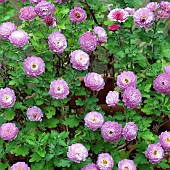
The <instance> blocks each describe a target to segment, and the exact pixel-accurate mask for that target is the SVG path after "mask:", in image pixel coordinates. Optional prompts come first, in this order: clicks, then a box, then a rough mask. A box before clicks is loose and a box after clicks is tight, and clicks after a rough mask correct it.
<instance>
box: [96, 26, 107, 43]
mask: <svg viewBox="0 0 170 170" xmlns="http://www.w3.org/2000/svg"><path fill="white" fill-rule="evenodd" d="M93 31H94V34H96V35H97V42H98V43H99V44H102V43H105V42H106V41H107V33H106V31H105V30H104V28H102V27H99V26H96V27H94V30H93Z"/></svg>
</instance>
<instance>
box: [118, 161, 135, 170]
mask: <svg viewBox="0 0 170 170" xmlns="http://www.w3.org/2000/svg"><path fill="white" fill-rule="evenodd" d="M118 170H136V165H135V163H134V162H133V161H132V160H130V159H123V160H121V161H120V162H119V163H118Z"/></svg>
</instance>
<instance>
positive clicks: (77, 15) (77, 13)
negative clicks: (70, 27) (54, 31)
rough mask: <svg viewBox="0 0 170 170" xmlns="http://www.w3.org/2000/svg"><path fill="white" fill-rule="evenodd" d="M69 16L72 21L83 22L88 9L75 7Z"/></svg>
mask: <svg viewBox="0 0 170 170" xmlns="http://www.w3.org/2000/svg"><path fill="white" fill-rule="evenodd" d="M69 17H70V21H71V22H77V23H80V22H83V21H84V20H85V19H86V18H87V15H86V11H85V10H84V9H82V8H80V7H74V8H73V9H71V11H70V13H69Z"/></svg>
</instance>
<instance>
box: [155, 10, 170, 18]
mask: <svg viewBox="0 0 170 170" xmlns="http://www.w3.org/2000/svg"><path fill="white" fill-rule="evenodd" d="M157 18H158V19H160V20H163V19H166V18H169V13H168V12H166V11H164V10H159V11H158V12H157Z"/></svg>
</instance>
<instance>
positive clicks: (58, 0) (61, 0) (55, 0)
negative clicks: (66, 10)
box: [54, 0, 66, 4]
mask: <svg viewBox="0 0 170 170" xmlns="http://www.w3.org/2000/svg"><path fill="white" fill-rule="evenodd" d="M54 2H59V3H60V4H61V3H64V2H66V0H54Z"/></svg>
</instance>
